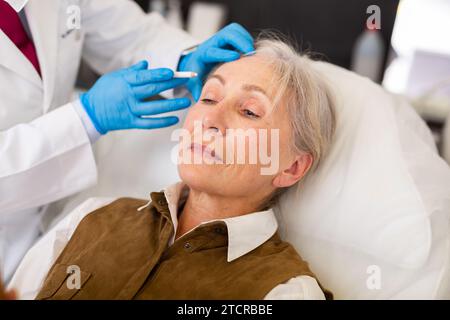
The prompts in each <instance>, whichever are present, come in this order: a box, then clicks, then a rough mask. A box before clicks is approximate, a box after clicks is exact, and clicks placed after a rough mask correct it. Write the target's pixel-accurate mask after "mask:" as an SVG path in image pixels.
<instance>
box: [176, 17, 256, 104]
mask: <svg viewBox="0 0 450 320" xmlns="http://www.w3.org/2000/svg"><path fill="white" fill-rule="evenodd" d="M254 50H255V48H254V46H253V38H252V36H251V35H250V34H249V33H248V32H247V30H245V29H244V27H242V26H241V25H239V24H237V23H231V24H229V25H228V26H226V27H225V28H223V29H222V30H220V31H219V32H217V33H216V34H215V35H214V36H212V37H211V38H209V39H208V40H206V41H205V42H203V43H202V44H200V45H199V46H198V47H197V49H196V50H195V51H194V52H192V53H190V54H188V55H187V56H185V57H183V58H182V59H181V61H180V63H179V70H180V71H194V72H197V73H198V76H197V77H195V78H193V79H191V80H189V82H188V83H187V88H188V89H189V91H190V92H191V94H192V97H193V98H194V99H195V101H198V99H199V98H200V94H201V92H202V85H203V80H204V78H205V77H206V76H207V75H208V73H209V72H210V71H211V69H212V68H213V67H214V65H216V64H217V63H221V62H229V61H233V60H237V59H239V58H240V56H241V54H245V53H249V52H251V51H254Z"/></svg>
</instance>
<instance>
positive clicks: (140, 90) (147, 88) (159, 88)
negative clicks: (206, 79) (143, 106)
mask: <svg viewBox="0 0 450 320" xmlns="http://www.w3.org/2000/svg"><path fill="white" fill-rule="evenodd" d="M188 80H189V79H187V78H176V79H171V80H167V81H162V82H153V83H149V84H146V85H143V86H136V87H132V88H131V90H132V91H133V93H134V96H135V97H136V98H137V99H146V98H150V97H152V96H154V95H156V94H158V93H161V92H163V91H166V90H169V89H173V88H176V87H179V86H181V85H183V84H185V83H186V82H188Z"/></svg>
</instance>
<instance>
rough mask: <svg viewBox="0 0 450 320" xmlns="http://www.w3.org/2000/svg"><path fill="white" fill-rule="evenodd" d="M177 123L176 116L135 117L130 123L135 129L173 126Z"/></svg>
mask: <svg viewBox="0 0 450 320" xmlns="http://www.w3.org/2000/svg"><path fill="white" fill-rule="evenodd" d="M176 123H178V117H160V118H135V119H134V120H133V122H132V125H133V127H134V128H136V129H157V128H165V127H170V126H173V125H174V124H176Z"/></svg>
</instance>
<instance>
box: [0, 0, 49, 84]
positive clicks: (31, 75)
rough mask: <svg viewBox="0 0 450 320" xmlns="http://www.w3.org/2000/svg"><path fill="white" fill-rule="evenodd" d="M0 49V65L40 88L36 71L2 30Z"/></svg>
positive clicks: (40, 82)
mask: <svg viewBox="0 0 450 320" xmlns="http://www.w3.org/2000/svg"><path fill="white" fill-rule="evenodd" d="M0 1H3V0H0ZM0 48H1V50H0V65H3V66H5V67H6V68H8V69H10V70H11V71H13V72H15V73H17V74H19V75H20V76H22V77H23V78H24V79H25V80H28V81H30V82H32V83H34V84H35V85H37V86H39V87H42V80H41V78H40V77H39V74H38V73H37V71H36V69H35V68H34V67H33V65H32V64H31V62H30V61H29V60H28V59H27V57H25V55H24V54H23V53H22V52H21V51H20V50H19V48H17V46H16V45H15V44H14V43H13V42H12V41H11V39H9V38H8V36H7V35H6V34H5V33H4V32H3V31H2V30H0Z"/></svg>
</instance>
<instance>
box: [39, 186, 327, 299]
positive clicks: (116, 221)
mask: <svg viewBox="0 0 450 320" xmlns="http://www.w3.org/2000/svg"><path fill="white" fill-rule="evenodd" d="M151 198H152V204H151V205H150V206H149V207H148V208H146V209H145V210H143V211H141V212H138V211H137V210H136V209H137V208H138V207H140V206H142V205H143V204H145V201H143V200H136V199H128V198H123V199H119V200H116V201H115V202H113V203H111V204H109V205H108V206H105V207H103V208H100V209H98V210H95V211H94V212H92V213H90V214H88V215H87V216H86V217H85V218H84V219H83V220H82V221H81V222H80V224H79V225H78V227H77V229H76V230H75V233H74V234H73V236H72V238H71V239H70V241H69V243H68V244H67V246H66V247H65V249H64V250H63V252H62V253H61V255H60V256H59V257H58V259H57V260H56V262H55V263H54V265H53V266H52V268H51V269H50V271H49V273H48V275H47V278H46V280H45V282H44V284H43V286H42V288H41V291H40V292H39V294H38V295H37V297H36V299H263V298H264V296H265V295H266V294H267V293H269V292H270V290H272V289H273V288H274V287H276V286H277V285H278V284H281V283H283V282H286V281H287V280H289V279H290V278H293V277H296V276H299V275H309V276H312V277H314V275H313V274H312V272H311V271H310V270H309V268H308V265H307V263H306V262H305V261H303V260H302V259H301V258H300V256H299V255H298V254H297V253H296V251H295V250H294V248H293V247H292V246H291V245H289V244H288V243H286V242H283V241H281V240H280V238H279V236H278V234H277V233H275V234H274V235H273V236H272V237H271V238H270V239H269V240H268V241H266V242H265V243H264V244H262V245H261V246H259V247H258V248H256V249H254V250H252V251H251V252H249V253H247V254H245V255H243V256H242V257H239V258H237V259H235V260H233V261H231V262H227V249H228V246H227V244H228V237H227V230H226V225H225V223H223V222H212V223H208V224H205V225H202V226H200V227H198V228H197V229H195V230H194V231H192V232H190V233H188V234H186V235H185V236H183V237H181V238H179V239H178V240H176V241H175V243H174V244H173V245H172V246H170V247H169V246H168V243H169V240H170V238H171V235H172V234H173V232H174V230H173V223H172V220H171V217H170V213H169V209H168V206H167V202H166V199H165V197H164V194H163V193H161V192H154V193H152V194H151ZM69 266H77V267H79V270H80V271H81V272H80V275H81V278H80V279H81V281H80V284H81V287H80V288H79V289H77V288H71V286H68V285H67V283H68V281H67V280H69V277H70V276H71V275H70V274H68V271H67V270H68V267H69ZM324 291H325V293H326V296H327V298H330V297H331V294H330V293H329V292H328V291H326V290H324Z"/></svg>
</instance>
